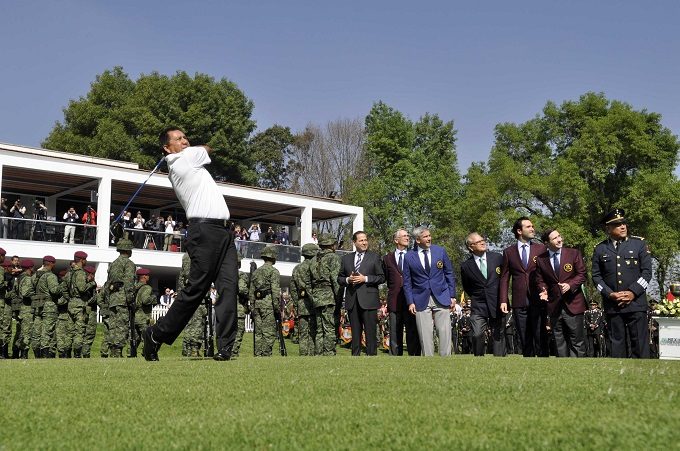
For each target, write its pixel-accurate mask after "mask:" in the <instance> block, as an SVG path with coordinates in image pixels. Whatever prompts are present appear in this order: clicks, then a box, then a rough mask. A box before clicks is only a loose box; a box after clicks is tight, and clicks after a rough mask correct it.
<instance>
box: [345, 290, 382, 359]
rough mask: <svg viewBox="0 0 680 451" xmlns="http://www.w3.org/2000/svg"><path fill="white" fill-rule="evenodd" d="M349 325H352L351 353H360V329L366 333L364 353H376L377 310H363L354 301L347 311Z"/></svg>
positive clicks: (357, 302)
mask: <svg viewBox="0 0 680 451" xmlns="http://www.w3.org/2000/svg"><path fill="white" fill-rule="evenodd" d="M347 313H348V314H349V325H350V326H352V355H361V331H362V330H363V331H364V333H365V334H366V355H377V354H378V341H377V340H378V336H377V327H378V310H376V309H369V310H365V309H363V308H361V306H360V305H359V301H357V300H355V301H354V306H353V307H352V308H351V309H350V310H349V311H348V312H347Z"/></svg>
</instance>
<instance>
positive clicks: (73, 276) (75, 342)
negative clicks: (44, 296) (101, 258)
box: [57, 251, 96, 358]
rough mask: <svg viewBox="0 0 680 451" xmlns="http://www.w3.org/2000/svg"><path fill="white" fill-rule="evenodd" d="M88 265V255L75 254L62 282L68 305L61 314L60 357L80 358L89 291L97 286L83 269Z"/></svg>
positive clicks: (59, 331)
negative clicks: (88, 278) (89, 279)
mask: <svg viewBox="0 0 680 451" xmlns="http://www.w3.org/2000/svg"><path fill="white" fill-rule="evenodd" d="M86 264H87V254H86V253H85V252H83V251H78V252H76V253H75V254H73V262H72V263H71V269H70V271H69V272H68V273H66V276H65V277H64V280H63V281H62V285H61V286H62V292H63V295H64V297H65V298H66V299H67V301H68V304H67V308H66V311H65V312H63V311H62V312H60V313H59V322H58V324H57V337H61V345H59V343H57V346H58V348H59V354H60V357H71V351H72V350H73V357H76V358H80V357H81V355H82V350H83V336H84V335H85V303H86V301H87V300H88V299H87V296H88V291H90V290H91V288H92V287H93V286H96V284H95V282H94V280H93V281H90V282H88V281H87V273H86V272H85V270H84V269H83V268H84V267H85V266H86Z"/></svg>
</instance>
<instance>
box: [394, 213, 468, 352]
mask: <svg viewBox="0 0 680 451" xmlns="http://www.w3.org/2000/svg"><path fill="white" fill-rule="evenodd" d="M413 235H414V236H415V239H416V243H417V245H418V246H417V248H416V249H415V250H412V251H409V252H408V253H407V254H406V258H405V261H404V294H405V296H406V302H407V304H408V308H409V312H410V313H411V314H413V315H415V317H416V324H417V325H418V336H419V337H420V345H421V347H422V353H423V355H425V356H432V355H434V339H433V328H436V329H437V335H438V337H439V355H441V356H448V355H451V321H450V317H449V310H451V309H453V308H455V306H456V278H455V276H454V274H453V265H452V264H451V260H450V259H449V256H448V255H447V254H446V250H444V248H443V247H441V246H435V245H433V244H432V235H430V230H429V229H428V228H427V227H422V226H421V227H416V229H415V230H413ZM433 326H434V327H433Z"/></svg>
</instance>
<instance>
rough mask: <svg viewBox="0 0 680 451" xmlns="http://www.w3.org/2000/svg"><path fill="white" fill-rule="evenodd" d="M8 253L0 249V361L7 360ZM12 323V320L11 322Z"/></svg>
mask: <svg viewBox="0 0 680 451" xmlns="http://www.w3.org/2000/svg"><path fill="white" fill-rule="evenodd" d="M6 254H7V252H5V250H4V249H3V248H1V247H0V359H6V358H7V357H8V356H7V355H6V354H7V352H6V349H7V348H6V347H5V346H6V345H5V334H4V324H5V298H6V297H7V279H6V277H5V255H6ZM10 321H11V320H10Z"/></svg>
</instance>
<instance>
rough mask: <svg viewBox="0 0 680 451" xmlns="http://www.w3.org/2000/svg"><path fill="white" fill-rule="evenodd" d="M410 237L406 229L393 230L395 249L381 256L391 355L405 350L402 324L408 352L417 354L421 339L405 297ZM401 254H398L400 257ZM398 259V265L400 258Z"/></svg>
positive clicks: (402, 352)
mask: <svg viewBox="0 0 680 451" xmlns="http://www.w3.org/2000/svg"><path fill="white" fill-rule="evenodd" d="M409 241H410V237H409V234H408V232H407V231H406V230H405V229H399V230H397V231H396V232H394V244H395V245H396V249H395V250H394V251H393V252H390V253H388V254H386V255H385V256H383V259H382V260H383V268H384V272H385V280H386V282H387V311H388V312H389V325H390V355H403V354H404V328H405V329H406V349H407V350H408V355H411V356H419V355H420V339H419V338H418V328H417V326H416V317H415V316H414V315H412V314H411V313H409V311H408V305H407V304H406V298H405V297H404V290H403V287H404V277H403V274H402V273H403V267H404V266H403V261H404V259H405V258H406V252H407V250H408V244H409ZM400 257H401V258H400ZM400 260H401V266H400V265H399V261H400Z"/></svg>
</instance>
